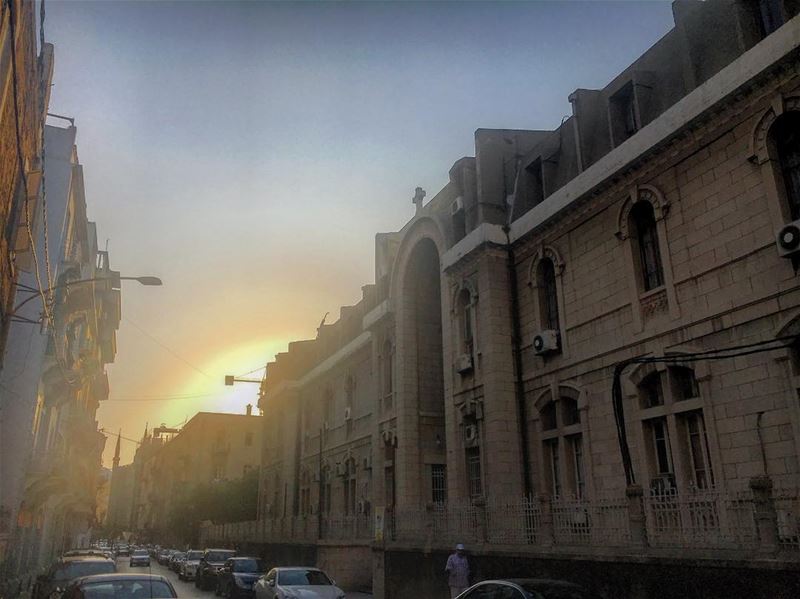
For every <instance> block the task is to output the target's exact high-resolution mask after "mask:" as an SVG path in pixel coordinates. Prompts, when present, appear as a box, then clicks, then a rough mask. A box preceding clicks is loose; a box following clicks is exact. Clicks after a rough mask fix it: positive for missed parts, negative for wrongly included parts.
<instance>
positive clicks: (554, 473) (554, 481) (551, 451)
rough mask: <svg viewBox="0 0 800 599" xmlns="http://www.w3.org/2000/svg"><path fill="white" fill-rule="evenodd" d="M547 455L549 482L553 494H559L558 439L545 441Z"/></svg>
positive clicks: (559, 464) (558, 495)
mask: <svg viewBox="0 0 800 599" xmlns="http://www.w3.org/2000/svg"><path fill="white" fill-rule="evenodd" d="M545 447H546V448H547V457H548V459H549V461H550V482H551V485H552V491H553V495H555V496H556V497H560V496H561V462H560V460H559V457H558V439H551V440H549V441H547V442H546V443H545Z"/></svg>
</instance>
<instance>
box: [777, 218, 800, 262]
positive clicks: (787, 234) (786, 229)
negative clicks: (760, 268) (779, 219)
mask: <svg viewBox="0 0 800 599" xmlns="http://www.w3.org/2000/svg"><path fill="white" fill-rule="evenodd" d="M775 242H776V243H777V244H778V255H779V256H781V257H782V258H791V257H792V256H797V255H798V253H800V220H796V221H794V222H791V223H787V224H785V225H783V227H781V229H780V231H778V234H777V235H776V236H775Z"/></svg>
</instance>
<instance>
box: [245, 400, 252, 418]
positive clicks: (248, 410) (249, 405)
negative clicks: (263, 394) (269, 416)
mask: <svg viewBox="0 0 800 599" xmlns="http://www.w3.org/2000/svg"><path fill="white" fill-rule="evenodd" d="M246 409H247V415H248V416H252V415H253V404H251V403H249V404H247V408H246Z"/></svg>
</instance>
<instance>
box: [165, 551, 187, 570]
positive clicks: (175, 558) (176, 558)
mask: <svg viewBox="0 0 800 599" xmlns="http://www.w3.org/2000/svg"><path fill="white" fill-rule="evenodd" d="M185 557H186V553H184V552H183V551H176V552H175V553H173V554H172V556H171V557H170V558H169V569H170V570H172V571H173V572H178V570H179V569H180V567H181V562H182V561H183V560H184V558H185Z"/></svg>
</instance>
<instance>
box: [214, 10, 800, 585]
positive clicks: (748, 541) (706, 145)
mask: <svg viewBox="0 0 800 599" xmlns="http://www.w3.org/2000/svg"><path fill="white" fill-rule="evenodd" d="M798 10H800V7H799V6H798V4H797V3H796V2H792V1H786V2H781V1H779V0H776V1H769V2H766V1H765V2H744V1H734V0H709V1H708V2H689V1H679V2H675V3H674V4H673V11H674V16H675V28H674V29H672V30H671V31H670V32H669V33H667V34H666V35H665V36H664V37H663V38H662V39H661V40H659V41H658V42H657V43H656V44H655V45H654V46H653V47H652V48H650V49H649V50H648V51H647V52H646V53H644V54H643V55H642V56H641V57H639V58H637V59H636V60H635V61H634V62H633V64H632V65H631V66H630V67H629V68H627V69H625V70H624V71H623V72H622V73H620V74H619V75H618V76H617V77H615V78H614V79H613V81H611V82H610V83H609V84H608V85H607V86H606V87H605V88H603V89H599V90H586V89H579V90H576V91H575V92H574V93H572V94H570V96H569V99H570V102H571V104H572V111H573V113H572V116H571V117H570V118H568V119H566V120H565V121H564V122H563V123H562V124H561V126H560V127H558V128H557V129H556V130H555V131H518V130H487V129H480V130H478V131H477V132H476V134H475V156H474V157H465V158H461V159H460V160H458V161H456V162H455V164H454V165H453V167H452V168H451V169H450V173H449V174H450V182H449V183H448V184H447V185H446V186H445V187H444V188H443V189H442V190H440V191H439V192H438V193H437V194H435V196H434V197H433V198H432V199H431V201H430V202H429V203H428V204H426V205H422V202H421V199H422V197H423V195H424V194H422V193H421V191H422V190H418V193H417V194H416V195H415V203H416V204H417V211H416V214H415V216H414V218H413V219H411V220H410V221H409V222H408V223H407V224H406V225H405V226H404V227H403V228H402V229H401V230H400V231H397V232H393V233H386V234H379V235H378V236H377V238H376V253H375V283H374V285H367V286H365V287H364V288H363V294H362V299H361V301H360V302H358V303H357V304H356V305H354V306H347V307H343V308H342V309H341V314H340V318H339V320H338V322H335V323H333V324H330V325H328V324H326V325H323V326H321V327H320V329H319V331H318V335H317V337H316V338H315V339H313V340H308V341H301V342H297V343H291V344H290V345H289V348H288V351H287V352H286V353H283V354H279V355H278V356H276V359H275V360H274V362H271V363H270V364H268V365H267V371H266V378H265V381H264V384H263V387H262V398H261V403H260V407H261V408H262V409H263V411H264V413H265V414H267V415H268V417H267V418H264V420H263V424H264V450H263V455H262V466H261V486H260V493H261V499H260V510H259V519H258V521H256V522H246V523H237V524H233V525H216V526H209V527H207V528H206V529H205V534H204V539H205V542H206V544H207V545H213V544H217V543H226V544H229V545H230V544H236V545H246V546H248V550H249V551H258V552H261V553H262V554H264V555H265V556H267V558H268V559H269V560H271V561H272V560H274V561H275V562H276V563H278V560H280V559H283V557H282V556H285V555H287V554H288V552H292V555H294V556H299V557H298V558H297V559H298V560H300V559H302V561H304V562H308V563H313V562H316V563H317V564H318V565H320V566H323V567H325V568H326V569H327V570H328V571H330V572H331V573H332V575H333V576H335V577H336V579H337V580H338V581H340V583H341V584H342V585H344V586H346V587H350V588H358V587H365V588H370V587H371V588H372V590H373V592H374V594H375V597H376V598H384V597H406V596H408V597H435V596H446V593H447V587H446V586H445V578H444V576H443V574H442V571H443V568H444V564H445V559H446V557H447V554H448V552H449V551H452V547H453V545H454V544H455V543H456V542H462V543H466V544H467V547H468V549H469V550H470V552H471V560H472V564H473V568H474V572H473V573H474V574H475V576H476V577H477V578H478V579H481V578H495V577H501V576H503V577H509V576H515V577H529V576H537V577H538V576H547V577H554V578H566V579H572V580H575V581H576V582H579V583H581V584H583V585H585V586H588V587H590V588H591V589H592V590H593V591H595V592H596V593H597V594H599V595H603V596H614V597H655V598H661V597H672V596H675V593H677V594H681V593H682V592H683V593H684V594H685V592H686V591H680V590H678V589H698V588H702V589H703V593H704V596H707V597H727V596H730V595H731V594H736V595H744V594H754V595H762V594H763V595H769V596H781V595H783V594H785V592H786V589H789V588H794V587H795V586H796V585H797V582H798V579H797V575H796V572H797V565H798V563H800V541H799V540H800V465H798V464H799V463H800V405H799V404H798V401H797V397H798V389H800V353H799V352H798V347H800V345H799V344H798V342H797V335H798V334H800V283H798V275H797V273H796V266H797V264H798V263H800V253H798V250H800V243H799V242H798V240H800V17H798V16H796V15H797V12H798ZM582 47H584V48H585V47H590V46H586V45H585V43H584V45H583V46H582ZM532 58H533V57H532ZM519 75H520V76H522V77H524V76H526V74H525V73H520V74H519ZM542 83H543V84H546V83H547V82H542ZM784 227H788V228H787V229H785V230H786V231H787V234H786V236H785V238H783V237H778V239H777V240H776V233H777V232H778V231H781V230H784ZM793 244H794V245H793ZM634 359H636V360H637V361H634V362H632V363H626V361H629V360H634ZM615 381H616V382H615ZM367 564H369V565H371V568H368V567H365V565H367Z"/></svg>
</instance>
